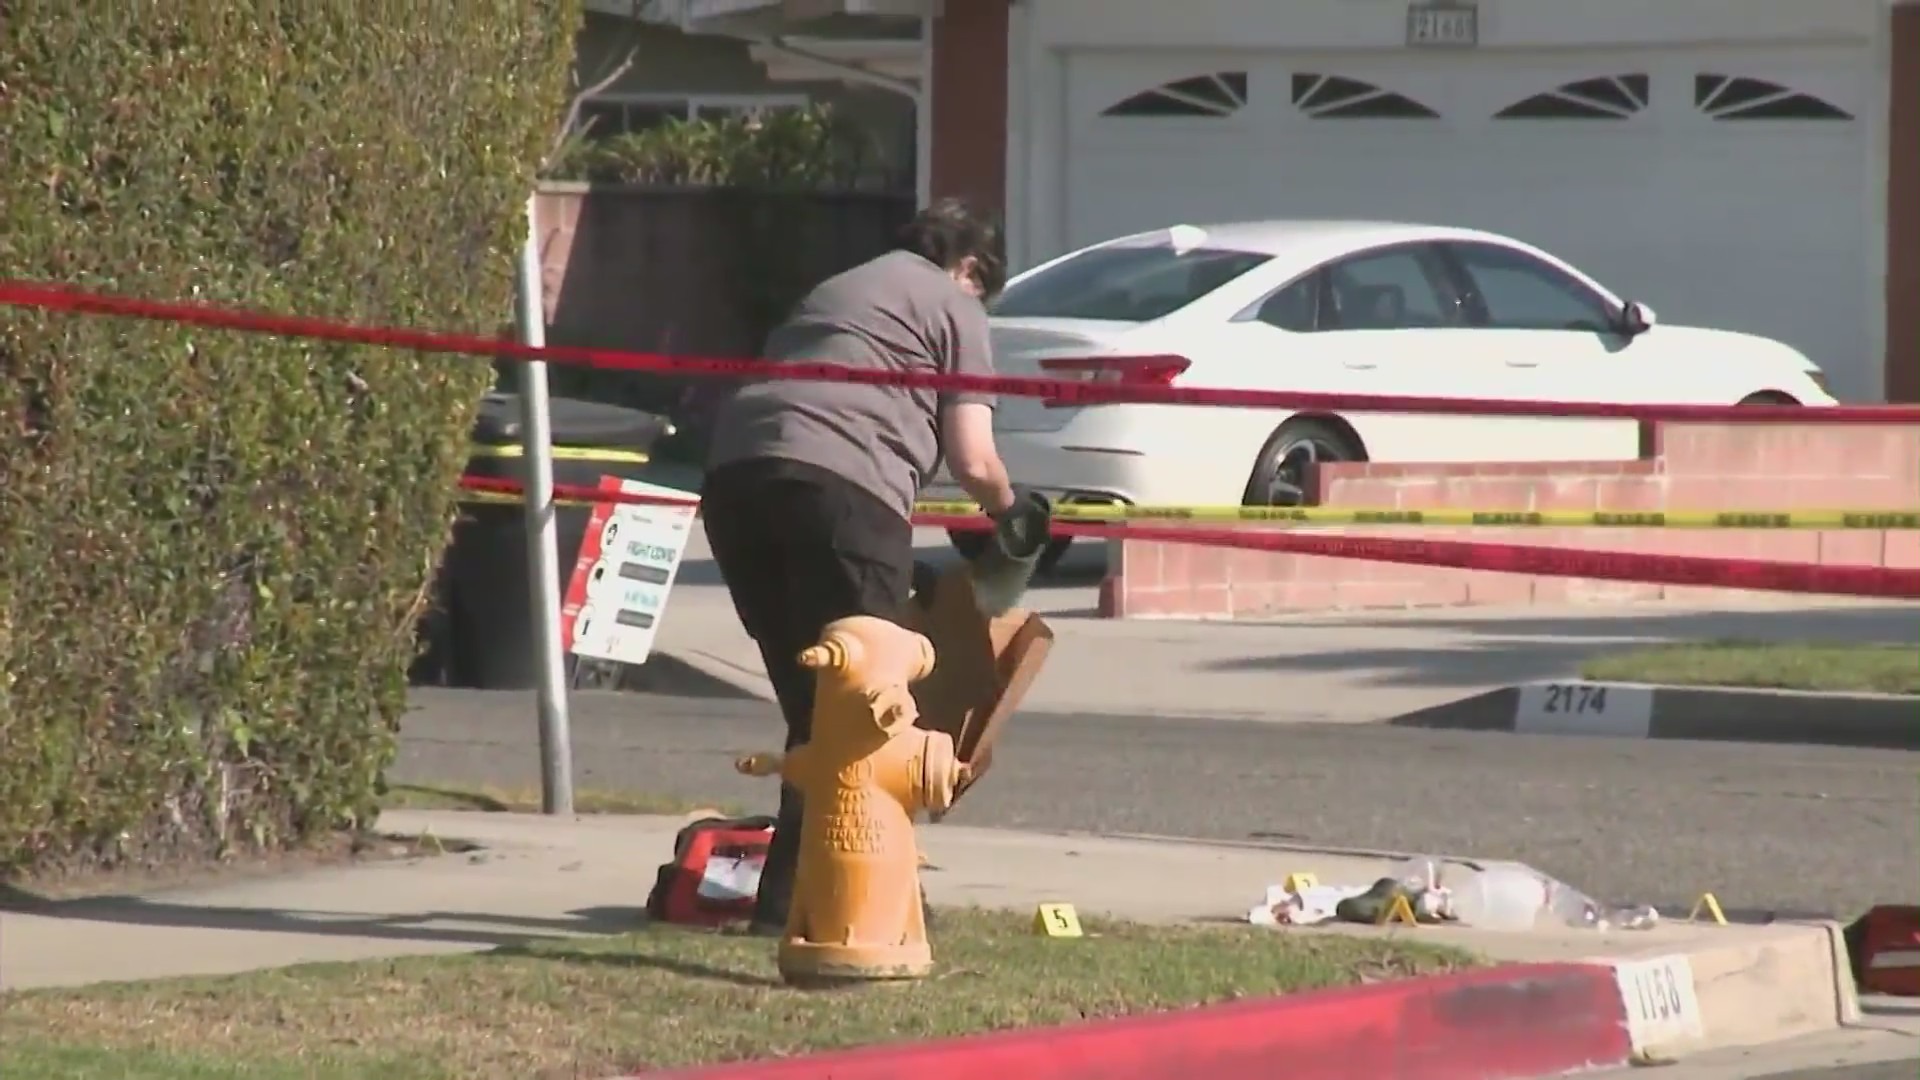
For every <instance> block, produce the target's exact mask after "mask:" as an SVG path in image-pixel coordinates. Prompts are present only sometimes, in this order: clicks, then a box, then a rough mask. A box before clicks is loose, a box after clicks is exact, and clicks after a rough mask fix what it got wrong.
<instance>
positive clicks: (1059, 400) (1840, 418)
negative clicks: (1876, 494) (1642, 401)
mask: <svg viewBox="0 0 1920 1080" xmlns="http://www.w3.org/2000/svg"><path fill="white" fill-rule="evenodd" d="M0 305H7V306H11V307H24V308H38V309H42V310H46V311H60V312H67V313H71V314H83V315H119V316H126V317H130V318H137V319H152V320H156V321H160V322H175V323H185V324H188V325H192V326H209V327H217V328H220V329H224V330H239V331H244V332H248V333H261V334H273V335H275V336H279V337H295V338H311V339H315V340H320V341H340V342H347V343H351V344H357V345H373V346H382V347H386V348H396V349H410V350H413V351H416V352H427V353H456V354H465V355H472V356H484V357H511V358H513V359H518V360H533V361H544V362H547V363H555V364H584V365H587V366H589V367H597V368H606V369H610V370H615V371H642V372H650V373H653V374H660V375H681V376H694V377H699V378H725V379H744V378H760V379H797V380H802V381H812V382H844V383H859V384H864V385H870V386H894V387H911V388H915V389H926V390H947V391H970V392H974V393H986V394H1004V395H1007V396H1009V397H1037V398H1045V399H1048V400H1049V401H1051V402H1053V403H1055V404H1061V405H1110V404H1121V403H1134V404H1164V405H1209V406H1237V407H1241V408H1254V409H1301V410H1314V411H1343V412H1395V413H1452V414H1456V415H1460V414H1467V415H1475V416H1559V417H1609V418H1613V419H1631V420H1643V421H1647V420H1666V421H1675V420H1694V421H1730V422H1736V423H1766V422H1775V423H1777V422H1780V421H1792V422H1793V423H1797V424H1838V423H1883V424H1911V423H1920V406H1903V405H1827V406H1819V407H1815V408H1804V407H1801V406H1797V405H1749V406H1737V407H1736V406H1732V405H1628V404H1615V403H1610V402H1572V401H1508V400H1501V399H1493V398H1434V397H1404V396H1400V395H1394V394H1316V393H1304V392H1296V391H1291V390H1234V389H1227V388H1222V387H1179V386H1150V385H1136V384H1127V383H1088V382H1074V381H1069V380H1060V379H1038V378H1028V377H1019V376H991V377H989V376H979V375H946V374H937V373H931V372H893V371H874V370H864V369H857V368H849V367H843V366H841V365H839V364H815V363H770V362H768V361H765V360H721V359H711V358H704V357H693V356H666V355H663V354H660V353H637V352H623V351H619V350H615V349H594V348H583V347H578V346H568V345H549V346H532V345H522V344H519V343H517V342H512V341H504V340H498V339H495V338H483V337H477V336H474V335H467V334H443V333H433V332H428V331H422V330H402V329H393V328H378V327H360V326H350V325H347V324H345V323H338V322H332V321H329V320H326V319H314V318H307V317H304V316H296V315H271V314H264V313H260V312H250V311H243V310H240V309H237V308H228V307H220V306H216V305H213V304H201V303H163V302H159V301H152V300H136V299H133V298H130V297H123V296H113V295H109V294H106V293H100V292H91V291H87V290H82V289H74V288H69V287H66V286H61V285H45V284H36V283H33V282H24V281H8V280H0Z"/></svg>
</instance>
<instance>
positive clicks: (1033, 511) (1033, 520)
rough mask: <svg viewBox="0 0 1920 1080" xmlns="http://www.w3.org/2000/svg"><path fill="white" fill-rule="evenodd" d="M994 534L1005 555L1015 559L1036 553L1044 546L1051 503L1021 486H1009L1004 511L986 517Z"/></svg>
mask: <svg viewBox="0 0 1920 1080" xmlns="http://www.w3.org/2000/svg"><path fill="white" fill-rule="evenodd" d="M990 516H991V517H992V518H993V525H994V532H995V533H996V534H997V535H998V536H999V538H1000V543H1001V546H1002V547H1003V548H1005V549H1006V550H1007V552H1009V553H1011V554H1017V555H1025V554H1027V553H1030V552H1033V551H1037V550H1039V548H1040V546H1041V545H1042V544H1045V543H1046V542H1047V531H1048V528H1049V527H1050V526H1051V525H1052V524H1053V503H1052V502H1051V501H1050V500H1048V498H1047V497H1046V496H1045V495H1043V494H1041V493H1040V492H1038V491H1035V490H1034V489H1032V488H1030V487H1027V486H1026V485H1024V484H1015V485H1013V502H1012V503H1011V504H1009V505H1008V507H1007V508H1006V509H1005V510H1002V511H1000V512H999V513H997V514H993V515H990Z"/></svg>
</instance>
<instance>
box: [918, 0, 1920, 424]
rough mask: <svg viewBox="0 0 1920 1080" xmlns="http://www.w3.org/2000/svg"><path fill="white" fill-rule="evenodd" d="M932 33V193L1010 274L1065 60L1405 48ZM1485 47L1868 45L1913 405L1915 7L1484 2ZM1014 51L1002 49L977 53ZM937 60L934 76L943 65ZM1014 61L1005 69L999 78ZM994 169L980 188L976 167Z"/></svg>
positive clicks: (1362, 31)
mask: <svg viewBox="0 0 1920 1080" xmlns="http://www.w3.org/2000/svg"><path fill="white" fill-rule="evenodd" d="M947 6H948V8H949V14H948V15H947V16H946V17H945V18H943V19H942V20H940V22H941V24H942V28H943V30H944V31H945V33H946V37H947V38H948V46H947V47H946V48H944V49H942V50H941V52H940V53H937V54H936V55H937V60H936V68H935V73H936V83H935V85H936V102H938V101H939V100H940V98H941V97H943V96H944V97H947V98H954V97H969V96H971V97H973V98H974V99H975V100H974V101H973V102H971V103H966V104H961V105H956V106H954V107H953V108H952V109H950V110H947V111H941V110H939V109H938V107H936V123H935V129H934V130H935V135H934V145H935V151H934V157H935V168H934V172H935V178H936V185H939V186H942V187H943V188H944V189H946V190H953V191H962V192H965V193H967V194H970V195H973V196H974V197H976V198H980V199H982V201H987V202H990V203H991V204H993V205H996V206H1000V207H1002V208H1003V209H1004V212H1005V213H1006V216H1007V219H1008V223H1009V226H1008V231H1009V242H1010V244H1009V257H1010V260H1011V261H1012V263H1013V265H1014V268H1015V269H1019V268H1022V267H1024V266H1028V265H1031V264H1032V263H1033V262H1034V261H1036V260H1037V259H1038V258H1040V257H1044V256H1046V255H1049V254H1053V253H1054V252H1053V251H1052V249H1051V248H1050V247H1049V245H1048V243H1047V242H1046V241H1045V239H1044V236H1042V238H1041V239H1034V237H1035V236H1036V235H1039V234H1044V235H1047V236H1050V235H1051V234H1052V232H1053V231H1056V230H1057V228H1058V223H1059V222H1060V221H1061V220H1063V216H1062V215H1063V211H1062V208H1061V207H1060V206H1057V205H1053V203H1055V202H1057V201H1058V199H1057V197H1056V195H1057V192H1058V191H1059V187H1060V183H1059V178H1058V172H1059V169H1060V167H1061V160H1060V152H1059V149H1058V147H1059V145H1060V144H1061V140H1062V139H1064V137H1065V132H1064V131H1063V130H1061V126H1062V123H1063V118H1062V117H1061V116H1060V115H1059V111H1060V110H1059V109H1058V108H1057V107H1056V106H1057V104H1058V102H1059V101H1060V99H1061V97H1062V94H1063V92H1064V91H1063V77H1062V73H1061V66H1062V60H1061V57H1062V55H1063V50H1066V49H1074V48H1101V47H1110V48H1142V47H1153V48H1179V49H1207V48H1213V49H1276V48H1288V49H1320V50H1326V49H1356V50H1397V49H1400V48H1402V47H1403V35H1404V22H1403V15H1404V8H1405V5H1404V4H1398V3H1396V4H1386V3H1379V2H1366V0H1295V2H1291V3H1289V4H1287V5H1285V12H1284V16H1282V15H1281V14H1280V13H1279V12H1278V11H1277V10H1276V9H1277V7H1278V5H1273V4H1269V3H1262V2H1256V0H1184V2H1183V3H1181V4H1180V5H1178V6H1177V8H1169V7H1167V6H1164V5H1154V4H1139V3H1117V2H1114V0H1021V2H1020V3H1018V4H1017V5H1014V7H1013V9H1012V14H1011V20H1009V13H1008V5H1007V4H1006V3H1004V2H1003V0H975V2H972V3H966V4H962V3H949V4H948V5H947ZM1479 7H1480V20H1481V35H1482V40H1483V41H1484V42H1485V43H1486V45H1485V46H1484V47H1485V48H1487V49H1488V50H1490V51H1491V50H1494V49H1500V48H1536V49H1537V48H1555V47H1570V46H1581V47H1606V46H1625V45H1640V44H1670V43H1675V42H1689V43H1699V44H1724V43H1735V42H1738V43H1743V44H1745V43H1753V44H1766V43H1769V42H1809V41H1832V42H1844V41H1862V40H1873V41H1875V42H1877V43H1878V47H1877V48H1876V55H1877V57H1878V63H1877V67H1878V74H1879V75H1880V77H1882V78H1884V79H1885V81H1886V85H1887V87H1888V94H1887V97H1886V98H1885V105H1884V108H1883V109H1878V110H1876V111H1878V112H1880V114H1881V115H1882V116H1883V117H1884V123H1883V125H1882V126H1881V130H1882V131H1883V133H1884V134H1883V136H1882V137H1881V139H1880V140H1879V141H1878V145H1877V147H1876V156H1877V157H1878V158H1879V159H1880V161H1881V162H1884V165H1883V166H1882V165H1881V164H1880V163H1879V162H1876V166H1875V169H1874V173H1875V175H1876V176H1879V175H1884V176H1885V187H1884V189H1881V188H1879V186H1878V181H1877V180H1876V187H1875V190H1874V192H1873V193H1872V194H1871V195H1870V196H1869V197H1868V199H1867V200H1866V201H1865V202H1864V203H1863V212H1864V213H1868V214H1871V215H1872V216H1873V217H1874V218H1875V219H1876V225H1877V226H1879V227H1876V228H1875V229H1874V230H1873V234H1874V236H1875V237H1881V236H1884V238H1885V240H1884V243H1882V244H1878V245H1875V250H1870V251H1868V252H1866V253H1865V254H1866V256H1867V258H1868V259H1869V260H1870V262H1871V263H1872V264H1873V273H1874V276H1875V278H1878V279H1883V280H1884V287H1885V290H1886V301H1887V302H1886V303H1885V305H1884V308H1885V313H1886V315H1885V319H1884V325H1881V324H1880V323H1879V322H1878V321H1877V322H1876V327H1877V334H1876V336H1877V337H1878V338H1879V340H1878V341H1877V342H1876V343H1875V344H1877V345H1878V346H1879V351H1880V354H1881V355H1882V357H1883V358H1884V364H1883V367H1882V371H1883V378H1884V386H1885V391H1886V396H1887V399H1888V400H1889V401H1895V402H1914V401H1920V304H1915V303H1914V302H1913V299H1914V298H1915V297H1916V296H1920V6H1916V5H1914V4H1910V3H1907V2H1905V0H1685V2H1678V0H1609V2H1608V3H1604V4H1595V3H1591V2H1588V0H1480V3H1479ZM995 33H999V34H1002V35H1004V36H1005V37H1007V38H1010V39H1011V40H1010V44H1007V45H1006V47H1004V48H999V47H995V46H993V45H992V44H991V43H988V42H987V41H986V40H985V39H986V38H988V37H991V36H992V35H994V34H995ZM942 57H943V58H944V62H942V60H941V59H940V58H942ZM1009 58H1010V61H1011V62H1010V63H1009ZM996 66H997V69H998V70H999V72H1000V73H1001V74H1002V82H1003V84H1004V87H1005V98H1004V99H1003V100H1001V101H1000V104H1002V105H1003V106H1005V107H1004V108H1003V110H1002V112H1001V113H1000V115H999V118H998V119H997V120H996V121H994V122H992V123H991V124H989V123H988V121H987V119H986V118H985V117H984V116H983V115H981V114H982V112H983V111H984V108H983V105H984V103H985V102H986V101H987V100H989V99H990V98H993V97H994V95H992V94H991V93H990V92H986V91H984V90H983V84H984V83H985V82H987V81H989V80H990V79H991V77H992V75H993V73H994V69H995V68H996ZM985 161H996V162H1001V163H1003V168H1004V169H1005V173H1004V174H1003V176H1002V177H1001V178H1000V180H999V181H998V182H989V181H988V180H987V179H986V178H984V177H981V176H979V175H978V174H977V172H975V171H974V170H975V169H976V168H977V165H976V163H978V162H985Z"/></svg>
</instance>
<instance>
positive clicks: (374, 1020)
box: [0, 910, 1476, 1080]
mask: <svg viewBox="0 0 1920 1080" xmlns="http://www.w3.org/2000/svg"><path fill="white" fill-rule="evenodd" d="M1087 930H1088V936H1087V937H1085V938H1081V939H1054V938H1047V937H1042V936H1039V935H1036V934H1035V933H1033V931H1032V923H1031V916H1030V915H1027V914H1022V913H1012V912H992V911H978V910H960V911H946V912H942V913H941V914H940V917H939V919H938V921H937V923H936V924H935V927H934V949H935V956H936V958H937V959H938V960H939V961H940V967H939V969H938V971H937V972H936V973H935V975H934V976H933V977H932V978H930V979H928V980H926V981H924V982H920V983H915V984H909V985H904V986H902V985H893V986H876V987H871V988H858V989H848V990H838V991H830V992H821V991H811V992H810V991H802V990H794V989H790V988H788V987H786V986H785V985H783V984H782V983H781V982H780V981H779V977H778V975H777V973H776V971H775V968H774V959H773V958H774V947H775V944H774V942H772V941H770V940H767V939H764V938H752V937H747V936H744V935H740V934H732V933H711V932H705V931H697V930H684V929H677V928H664V927H661V928H645V929H642V930H640V931H638V932H636V933H633V934H629V935H626V936H622V937H614V938H588V939H569V940H564V941H557V942H556V941H551V940H549V941H543V942H541V943H538V944H533V945H528V946H526V947H524V948H515V949H510V950H501V951H495V952H490V953H484V954H474V955H465V956H442V957H419V958H410V959H401V960H382V961H373V962H364V963H352V964H316V965H308V966H304V967H297V968H288V969H284V970H279V971H269V972H261V973H257V974H248V975H240V976H231V977H223V978H193V979H169V980H162V981H156V982H147V983H131V984H118V985H107V986H97V987H88V988H83V989H77V990H36V991H24V992H18V993H13V994H8V995H5V996H0V1046H4V1047H5V1048H6V1049H5V1057H6V1065H5V1069H4V1072H5V1074H6V1075H8V1076H18V1077H22V1078H26V1077H36V1078H37V1077H67V1076H75V1077H79V1076H84V1077H88V1078H89V1080H216V1078H217V1080H241V1078H246V1080H443V1078H444V1080H481V1078H502V1080H505V1078H514V1080H561V1078H567V1080H577V1078H586V1080H599V1078H601V1077H607V1076H615V1075H620V1074H623V1073H630V1072H633V1071H637V1070H640V1069H643V1068H658V1067H671V1066H684V1065H691V1064H701V1063H709V1062H718V1061H724V1060H732V1059H740V1058H756V1057H768V1056H775V1055H791V1054H797V1053H802V1052H805V1051H809V1050H819V1049H827V1048H833V1047H844V1046H849V1045H857V1044H863V1043H873V1042H880V1041H886V1040H894V1039H915V1038H925V1037H933V1036H943V1035H957V1034H965V1033H972V1032H979V1031H984V1030H991V1029H999V1028H1014V1027H1029V1026H1033V1025H1042V1024H1059V1023H1068V1022H1073V1021H1077V1020H1080V1019H1083V1018H1094V1017H1104V1016H1115V1015H1120V1014H1126V1013H1134V1012H1141V1011H1146V1010H1156V1009H1164V1008H1170V1007H1177V1006H1182V1005H1191V1004H1197V1003H1211V1002H1219V1001H1225V1000H1231V999H1235V998H1243V997H1251V996H1260V995H1271V994H1281V993H1289V992H1294V991H1301V990H1314V989H1323V988H1329V987H1339V986H1348V985H1352V984H1355V983H1359V982H1362V981H1370V980H1380V979H1391V978H1399V977H1404V976H1410V975H1417V974H1428V973H1435V972H1440V971H1447V970H1457V969H1461V968H1466V967H1470V966H1473V965H1474V964H1475V963H1476V961H1474V960H1473V959H1472V958H1470V957H1468V956H1467V955H1465V954H1463V953H1460V952H1457V951H1454V950H1451V949H1443V948H1440V947H1437V946H1433V945H1428V944H1425V943H1422V942H1418V941H1416V940H1411V939H1410V936H1409V935H1406V934H1397V933H1396V934H1389V933H1387V932H1384V931H1383V932H1381V933H1380V934H1379V935H1378V936H1364V937H1363V936H1354V935H1331V934H1329V935H1320V934H1311V933H1287V932H1279V931H1275V930H1271V929H1262V928H1255V927H1247V926H1238V927H1235V926H1142V925H1133V924H1126V923H1117V922H1103V921H1100V920H1092V919H1090V920H1087ZM1010 1080H1011V1078H1010Z"/></svg>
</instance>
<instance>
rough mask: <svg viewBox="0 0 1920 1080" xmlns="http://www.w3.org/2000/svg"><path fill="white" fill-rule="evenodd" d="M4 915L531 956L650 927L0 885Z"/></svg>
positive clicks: (636, 916) (601, 919)
mask: <svg viewBox="0 0 1920 1080" xmlns="http://www.w3.org/2000/svg"><path fill="white" fill-rule="evenodd" d="M0 911H4V912H9V913H12V914H16V915H33V916H37V917H39V918H45V919H63V920H73V921H80V922H98V923H117V924H119V925H123V926H150V927H156V928H177V929H195V930H229V931H237V932H252V933H265V934H301V935H308V936H315V937H330V938H339V937H350V938H370V939H373V940H376V941H394V942H408V943H414V944H430V945H469V946H473V947H475V948H481V949H506V948H521V949H526V948H528V947H529V946H530V945H531V944H532V943H533V942H536V941H550V940H553V939H556V938H566V937H574V936H600V937H611V936H616V935H619V934H626V933H631V932H633V931H635V930H638V929H640V928H641V927H643V926H645V925H646V919H645V916H644V913H643V912H642V911H641V909H639V908H609V907H598V908H579V909H576V910H573V911H569V912H567V913H566V915H565V916H563V917H557V918H549V917H536V916H525V915H500V914H494V913H489V912H473V911H415V912H405V913H392V914H367V913H365V912H341V911H324V910H303V909H297V908H263V907H231V906H227V905H223V904H195V903H191V902H186V901H175V900H167V899H159V898H149V897H142V896H89V897H78V898H74V899H52V898H49V897H45V896H41V895H39V894H36V893H33V892H29V891H27V890H25V889H21V888H18V887H16V886H11V885H0ZM435 924H439V925H435ZM447 924H457V925H447Z"/></svg>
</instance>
